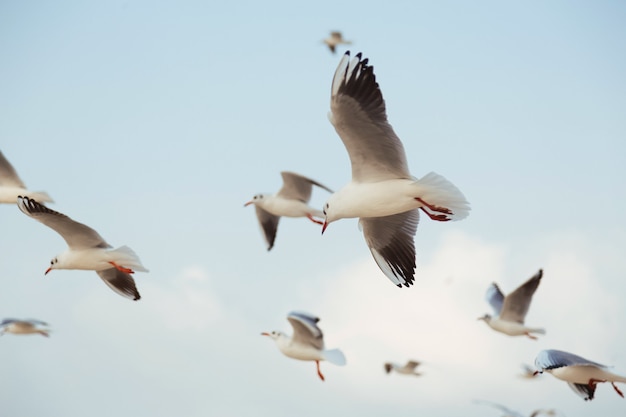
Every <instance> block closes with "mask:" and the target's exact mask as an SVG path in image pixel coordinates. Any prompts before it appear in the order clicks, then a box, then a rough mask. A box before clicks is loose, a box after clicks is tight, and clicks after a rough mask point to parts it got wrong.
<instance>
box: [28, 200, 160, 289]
mask: <svg viewBox="0 0 626 417" xmlns="http://www.w3.org/2000/svg"><path fill="white" fill-rule="evenodd" d="M17 205H18V207H19V208H20V210H22V212H23V213H24V214H26V215H28V216H30V217H32V218H33V219H35V220H37V221H39V222H41V223H43V224H45V225H46V226H48V227H49V228H51V229H53V230H54V231H56V232H57V233H59V234H60V235H61V237H62V238H63V239H65V242H66V243H67V246H68V249H67V250H66V251H65V252H63V253H61V254H60V255H58V256H56V257H55V258H53V259H52V260H51V261H50V267H49V268H48V269H47V270H46V272H45V273H46V274H47V273H48V272H50V271H51V270H53V269H83V270H93V271H96V273H97V274H98V275H99V276H100V278H102V280H103V281H104V282H105V284H107V285H108V286H109V287H110V288H111V289H112V290H113V291H115V292H116V293H118V294H120V295H121V296H123V297H126V298H132V299H133V300H139V299H140V298H141V296H140V295H139V292H138V291H137V287H136V286H135V280H133V278H132V276H131V275H130V274H132V273H134V272H135V270H137V271H143V272H148V270H147V269H146V268H145V267H144V266H143V265H142V264H141V261H140V260H139V257H138V256H137V255H136V254H135V252H133V250H132V249H131V248H129V247H128V246H122V247H120V248H117V249H111V248H112V246H111V245H109V244H108V243H107V242H105V240H104V239H103V238H102V237H101V236H100V235H99V234H98V232H96V231H95V230H93V229H92V228H90V227H89V226H85V225H84V224H82V223H78V222H76V221H74V220H72V219H70V218H69V217H67V216H66V215H64V214H61V213H58V212H56V211H54V210H50V209H49V208H48V207H46V206H44V205H42V204H39V203H38V202H37V201H35V200H33V199H31V198H28V197H22V196H20V197H18V198H17Z"/></svg>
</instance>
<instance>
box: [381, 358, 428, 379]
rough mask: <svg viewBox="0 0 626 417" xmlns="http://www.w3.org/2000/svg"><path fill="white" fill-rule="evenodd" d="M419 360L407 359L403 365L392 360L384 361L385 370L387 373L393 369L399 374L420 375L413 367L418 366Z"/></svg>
mask: <svg viewBox="0 0 626 417" xmlns="http://www.w3.org/2000/svg"><path fill="white" fill-rule="evenodd" d="M419 364H420V363H419V362H418V361H412V360H410V361H408V362H407V363H406V364H405V365H402V366H401V365H397V364H395V363H392V362H386V363H385V371H386V372H387V373H390V372H391V371H395V372H397V373H399V374H402V375H415V376H420V375H422V374H421V373H419V372H417V371H416V370H415V369H416V368H417V367H418V366H419Z"/></svg>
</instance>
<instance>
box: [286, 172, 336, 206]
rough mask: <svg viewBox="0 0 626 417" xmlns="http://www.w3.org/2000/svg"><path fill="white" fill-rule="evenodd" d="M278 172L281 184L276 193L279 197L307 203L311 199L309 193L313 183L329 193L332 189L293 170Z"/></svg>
mask: <svg viewBox="0 0 626 417" xmlns="http://www.w3.org/2000/svg"><path fill="white" fill-rule="evenodd" d="M280 174H281V175H282V177H283V186H282V188H281V189H280V190H279V191H278V193H277V194H278V195H280V196H281V197H285V198H289V199H293V200H299V201H302V202H303V203H308V202H309V200H310V199H311V193H312V191H313V186H314V185H316V186H318V187H320V188H323V189H324V190H326V191H328V192H329V193H332V192H333V190H331V189H330V188H328V187H326V186H325V185H323V184H320V183H319V182H317V181H314V180H312V179H310V178H307V177H304V176H302V175H300V174H296V173H295V172H288V171H283V172H281V173H280Z"/></svg>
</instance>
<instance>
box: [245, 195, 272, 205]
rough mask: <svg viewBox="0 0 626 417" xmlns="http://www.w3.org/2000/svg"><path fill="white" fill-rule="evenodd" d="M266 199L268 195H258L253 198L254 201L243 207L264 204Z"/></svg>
mask: <svg viewBox="0 0 626 417" xmlns="http://www.w3.org/2000/svg"><path fill="white" fill-rule="evenodd" d="M265 197H267V194H257V195H255V196H254V197H252V200H250V201H248V202H247V203H246V204H244V205H243V206H244V207H248V206H249V205H250V204H263V202H264V201H265Z"/></svg>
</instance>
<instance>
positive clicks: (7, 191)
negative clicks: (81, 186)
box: [0, 152, 52, 204]
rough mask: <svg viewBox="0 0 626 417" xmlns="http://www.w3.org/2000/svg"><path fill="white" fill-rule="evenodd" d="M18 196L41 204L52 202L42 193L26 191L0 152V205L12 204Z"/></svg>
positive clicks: (46, 194)
mask: <svg viewBox="0 0 626 417" xmlns="http://www.w3.org/2000/svg"><path fill="white" fill-rule="evenodd" d="M19 195H25V196H28V197H30V198H34V199H36V200H39V201H43V202H48V203H51V202H52V198H50V196H49V195H48V193H46V192H44V191H36V192H33V191H28V190H27V189H26V186H25V185H24V183H23V182H22V180H21V179H20V177H19V176H18V175H17V172H15V169H14V168H13V166H12V165H11V164H10V163H9V161H7V159H6V158H5V157H4V155H3V154H2V152H0V203H9V204H14V203H15V200H16V199H17V196H19Z"/></svg>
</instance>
